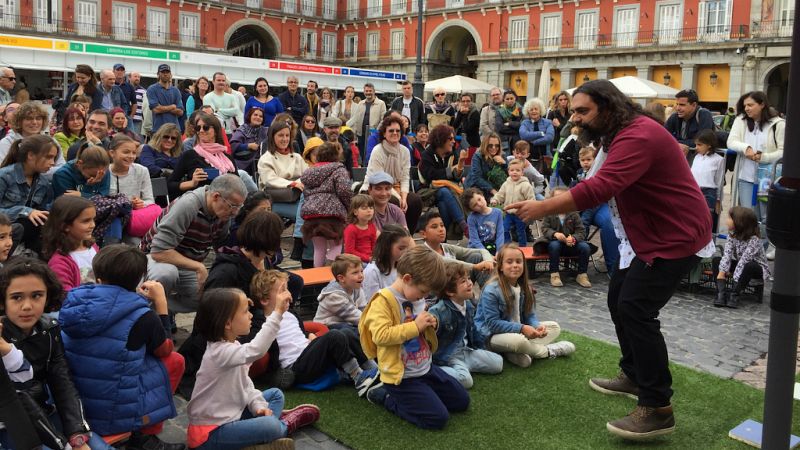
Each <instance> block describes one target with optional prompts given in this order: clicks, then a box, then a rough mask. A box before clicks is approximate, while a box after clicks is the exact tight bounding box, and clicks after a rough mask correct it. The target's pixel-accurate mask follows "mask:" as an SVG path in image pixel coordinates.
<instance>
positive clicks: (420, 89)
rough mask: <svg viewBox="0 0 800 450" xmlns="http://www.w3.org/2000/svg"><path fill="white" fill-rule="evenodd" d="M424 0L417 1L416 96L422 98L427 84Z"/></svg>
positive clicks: (414, 85)
mask: <svg viewBox="0 0 800 450" xmlns="http://www.w3.org/2000/svg"><path fill="white" fill-rule="evenodd" d="M423 2H424V0H417V65H416V68H415V69H414V83H412V84H413V87H414V95H415V96H417V97H419V98H422V96H423V95H424V91H425V83H424V82H423V81H422V4H423Z"/></svg>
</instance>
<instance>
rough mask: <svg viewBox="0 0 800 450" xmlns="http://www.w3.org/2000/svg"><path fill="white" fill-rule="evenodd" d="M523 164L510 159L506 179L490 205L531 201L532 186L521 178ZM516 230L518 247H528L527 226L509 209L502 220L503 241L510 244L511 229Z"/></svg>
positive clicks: (517, 160)
mask: <svg viewBox="0 0 800 450" xmlns="http://www.w3.org/2000/svg"><path fill="white" fill-rule="evenodd" d="M524 168H525V163H524V162H522V161H521V160H519V159H512V160H511V161H509V163H508V178H506V181H505V182H503V185H502V186H500V189H499V190H498V191H497V194H495V195H494V197H492V201H491V205H492V206H497V205H500V206H501V207H502V206H505V205H510V204H512V203H517V202H522V201H525V200H533V199H534V193H533V186H531V183H530V181H528V179H527V178H525V177H523V176H522V170H523V169H524ZM512 226H513V227H514V228H516V230H517V239H518V240H519V245H520V247H526V246H527V245H528V235H527V228H528V225H527V224H526V223H525V222H523V221H522V219H520V218H519V217H518V216H517V210H516V209H509V210H508V211H506V215H505V217H504V218H503V229H505V241H506V242H511V227H512Z"/></svg>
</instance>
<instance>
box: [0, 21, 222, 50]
mask: <svg viewBox="0 0 800 450" xmlns="http://www.w3.org/2000/svg"><path fill="white" fill-rule="evenodd" d="M0 29H2V30H9V31H14V32H38V33H41V32H47V33H50V34H54V35H56V37H57V36H58V35H61V36H67V37H73V36H74V37H81V38H89V39H98V40H101V39H102V40H112V41H119V42H120V43H123V44H128V45H130V44H158V45H163V46H169V47H189V48H206V38H205V37H203V36H200V35H199V32H200V30H198V34H197V35H192V34H188V33H163V32H158V31H155V30H147V29H133V28H130V27H113V26H110V25H101V24H92V23H81V22H77V21H74V20H49V21H48V20H46V19H42V18H40V17H31V16H15V15H8V14H6V15H4V16H3V18H2V20H0Z"/></svg>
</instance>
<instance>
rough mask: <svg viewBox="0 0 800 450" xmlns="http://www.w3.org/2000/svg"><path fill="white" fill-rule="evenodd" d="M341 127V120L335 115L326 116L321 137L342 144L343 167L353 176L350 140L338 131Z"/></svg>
mask: <svg viewBox="0 0 800 450" xmlns="http://www.w3.org/2000/svg"><path fill="white" fill-rule="evenodd" d="M341 127H342V121H341V120H339V119H338V118H336V117H326V118H325V120H323V121H322V139H324V140H325V141H328V142H338V143H339V145H341V146H342V156H343V157H344V160H343V161H342V164H344V168H345V169H347V172H348V173H349V174H350V177H351V178H352V177H353V151H352V150H351V149H350V141H348V140H347V139H345V138H344V137H343V136H342V135H341V134H340V133H339V129H340V128H341Z"/></svg>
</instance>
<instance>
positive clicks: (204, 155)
mask: <svg viewBox="0 0 800 450" xmlns="http://www.w3.org/2000/svg"><path fill="white" fill-rule="evenodd" d="M194 130H195V132H196V133H197V135H196V140H195V144H194V148H192V149H191V150H188V151H184V152H183V153H182V154H181V156H180V157H179V158H178V163H177V164H176V166H175V170H174V171H173V172H172V174H171V175H170V176H169V178H168V179H167V185H168V187H169V194H170V196H172V198H177V197H179V196H180V195H181V194H183V193H184V192H186V191H189V190H192V189H196V188H198V187H202V186H206V185H208V184H209V183H211V181H212V180H213V179H214V178H216V177H218V176H220V175H224V174H226V173H233V174H237V171H236V165H235V164H234V163H233V159H232V158H231V157H230V156H229V155H228V154H227V153H226V147H225V145H224V143H223V140H222V136H223V134H224V130H223V129H222V125H221V124H220V122H219V120H218V119H217V118H216V117H214V116H212V115H209V114H206V113H200V114H198V115H197V118H196V120H195V123H194Z"/></svg>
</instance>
